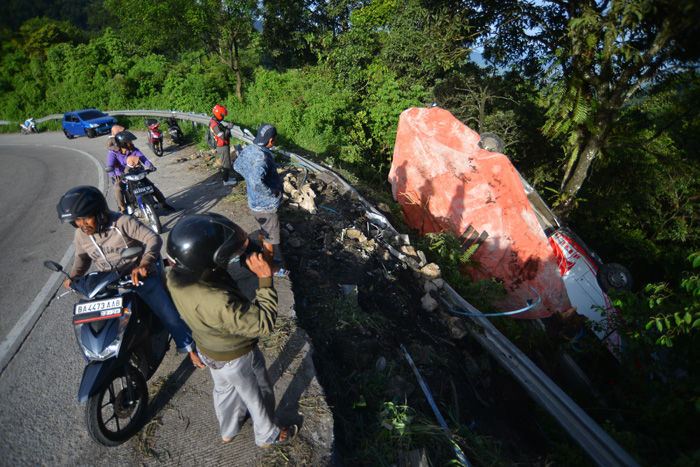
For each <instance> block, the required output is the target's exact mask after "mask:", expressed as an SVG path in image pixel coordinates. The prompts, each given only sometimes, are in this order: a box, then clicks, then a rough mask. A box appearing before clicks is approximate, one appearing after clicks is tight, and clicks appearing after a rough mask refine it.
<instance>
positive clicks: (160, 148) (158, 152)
mask: <svg viewBox="0 0 700 467" xmlns="http://www.w3.org/2000/svg"><path fill="white" fill-rule="evenodd" d="M153 146H155V151H154V152H155V153H156V156H158V157H162V156H163V140H158V141H156V142H155V143H153Z"/></svg>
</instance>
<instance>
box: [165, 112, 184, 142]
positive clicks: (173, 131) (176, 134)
mask: <svg viewBox="0 0 700 467" xmlns="http://www.w3.org/2000/svg"><path fill="white" fill-rule="evenodd" d="M164 123H165V124H166V125H168V133H170V139H172V140H173V143H174V144H177V145H178V146H182V143H183V142H184V141H185V137H184V136H183V134H182V130H181V129H180V125H178V124H177V120H176V119H175V117H168V118H166V119H165V122H164Z"/></svg>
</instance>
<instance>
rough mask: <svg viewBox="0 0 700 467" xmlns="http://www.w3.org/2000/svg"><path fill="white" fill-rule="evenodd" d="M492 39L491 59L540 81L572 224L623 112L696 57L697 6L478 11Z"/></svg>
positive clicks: (524, 6) (513, 6)
mask: <svg viewBox="0 0 700 467" xmlns="http://www.w3.org/2000/svg"><path fill="white" fill-rule="evenodd" d="M481 4H482V5H483V6H484V9H483V13H484V14H485V15H486V14H487V15H490V16H491V17H492V18H493V19H494V20H495V21H494V24H493V28H494V34H495V36H494V37H491V38H489V39H488V40H490V41H492V42H490V43H486V44H485V54H486V56H487V57H489V58H490V59H492V60H495V61H497V62H499V63H505V64H512V65H516V64H517V65H516V66H518V67H519V68H520V69H521V70H523V71H525V72H526V73H531V74H533V75H536V76H539V77H540V78H541V79H542V83H543V84H544V86H545V88H544V89H545V93H544V104H545V105H546V107H547V118H548V121H547V123H546V124H545V126H544V127H543V132H544V133H545V134H546V135H547V136H549V137H551V138H559V139H561V141H563V146H564V152H565V160H564V164H563V166H564V171H563V175H562V177H561V183H560V187H559V190H560V192H561V194H562V195H563V196H562V199H563V200H564V201H563V202H562V203H561V204H560V205H559V206H558V207H557V209H558V211H559V214H560V215H562V216H563V217H566V215H568V213H569V212H570V211H571V209H573V207H574V206H575V201H576V196H577V195H578V193H579V190H580V189H581V187H582V186H583V184H584V182H585V181H586V179H587V177H588V176H589V173H590V169H591V166H592V164H593V163H594V162H595V161H596V160H597V159H598V158H599V157H601V155H602V154H603V153H604V151H605V150H606V148H608V147H609V145H610V143H611V141H612V140H614V138H615V136H616V129H617V128H618V127H617V122H618V119H619V118H620V111H621V109H623V107H624V106H625V105H626V104H628V103H629V102H630V100H631V99H632V98H634V97H635V96H636V95H638V93H639V92H640V90H642V89H643V88H644V87H645V86H648V85H649V84H651V83H653V82H654V81H655V80H659V79H662V78H663V77H665V76H667V75H670V74H674V73H678V72H679V71H681V70H683V69H684V68H687V67H688V66H692V65H693V64H695V62H696V61H697V59H698V58H699V57H700V49H699V48H698V44H700V5H699V4H698V3H697V2H696V1H694V0H679V1H675V2H666V1H661V0H651V1H650V0H631V1H622V0H603V1H595V0H572V1H564V2H562V1H559V0H544V1H534V0H505V1H499V2H491V1H489V0H487V1H483V2H481Z"/></svg>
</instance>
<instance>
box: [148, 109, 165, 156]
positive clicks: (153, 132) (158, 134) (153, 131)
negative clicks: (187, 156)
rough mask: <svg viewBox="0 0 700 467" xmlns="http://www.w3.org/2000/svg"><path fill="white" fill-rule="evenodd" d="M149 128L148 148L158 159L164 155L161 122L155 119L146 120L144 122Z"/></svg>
mask: <svg viewBox="0 0 700 467" xmlns="http://www.w3.org/2000/svg"><path fill="white" fill-rule="evenodd" d="M143 122H144V123H145V124H146V126H147V127H148V147H149V148H151V151H153V154H155V155H156V156H158V157H161V156H162V155H163V132H162V131H161V130H160V129H159V128H158V125H159V124H160V122H159V121H158V120H156V119H155V118H146V119H144V121H143Z"/></svg>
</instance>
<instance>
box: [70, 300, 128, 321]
mask: <svg viewBox="0 0 700 467" xmlns="http://www.w3.org/2000/svg"><path fill="white" fill-rule="evenodd" d="M123 314H124V307H123V303H122V297H113V298H108V299H105V300H96V301H94V302H85V303H78V304H76V305H75V307H74V308H73V323H74V324H78V323H86V322H88V321H97V320H99V319H110V318H116V317H118V316H121V315H123Z"/></svg>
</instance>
